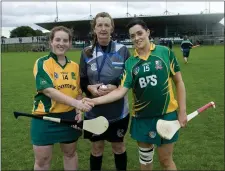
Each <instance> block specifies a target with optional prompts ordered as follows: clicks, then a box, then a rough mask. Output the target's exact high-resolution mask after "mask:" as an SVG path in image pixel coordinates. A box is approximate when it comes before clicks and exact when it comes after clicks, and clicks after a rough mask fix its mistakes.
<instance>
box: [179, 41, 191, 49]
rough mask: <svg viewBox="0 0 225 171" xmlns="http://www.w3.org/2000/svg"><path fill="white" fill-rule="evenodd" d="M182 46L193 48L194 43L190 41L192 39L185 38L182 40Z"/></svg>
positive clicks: (183, 47)
mask: <svg viewBox="0 0 225 171" xmlns="http://www.w3.org/2000/svg"><path fill="white" fill-rule="evenodd" d="M180 46H181V48H182V49H191V48H192V46H193V44H192V43H191V42H190V40H183V41H182V42H181V45H180Z"/></svg>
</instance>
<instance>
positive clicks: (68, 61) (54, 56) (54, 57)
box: [49, 52, 71, 67]
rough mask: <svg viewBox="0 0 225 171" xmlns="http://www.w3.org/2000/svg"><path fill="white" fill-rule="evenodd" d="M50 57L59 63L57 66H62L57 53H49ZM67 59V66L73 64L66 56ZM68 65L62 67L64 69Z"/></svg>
mask: <svg viewBox="0 0 225 171" xmlns="http://www.w3.org/2000/svg"><path fill="white" fill-rule="evenodd" d="M49 57H52V58H53V59H54V60H55V61H56V62H57V64H59V65H60V66H61V64H60V63H59V62H58V57H57V55H56V54H55V53H53V52H50V53H49ZM65 58H66V64H67V63H70V62H71V61H70V60H69V59H68V58H67V57H66V56H65ZM66 64H65V65H64V66H62V67H65V66H66Z"/></svg>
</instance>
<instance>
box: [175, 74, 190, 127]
mask: <svg viewBox="0 0 225 171" xmlns="http://www.w3.org/2000/svg"><path fill="white" fill-rule="evenodd" d="M172 79H173V81H174V84H175V86H176V92H177V101H178V105H179V112H178V120H179V122H180V125H181V127H185V125H186V124H187V114H186V92H185V86H184V82H183V79H182V76H181V72H176V74H175V75H174V76H173V78H172Z"/></svg>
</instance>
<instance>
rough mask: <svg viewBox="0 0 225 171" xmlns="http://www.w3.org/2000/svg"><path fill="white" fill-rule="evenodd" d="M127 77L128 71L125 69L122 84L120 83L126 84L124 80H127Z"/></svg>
mask: <svg viewBox="0 0 225 171" xmlns="http://www.w3.org/2000/svg"><path fill="white" fill-rule="evenodd" d="M126 77H127V71H126V70H124V73H123V77H122V80H121V84H120V85H121V86H123V85H124V82H125V80H126Z"/></svg>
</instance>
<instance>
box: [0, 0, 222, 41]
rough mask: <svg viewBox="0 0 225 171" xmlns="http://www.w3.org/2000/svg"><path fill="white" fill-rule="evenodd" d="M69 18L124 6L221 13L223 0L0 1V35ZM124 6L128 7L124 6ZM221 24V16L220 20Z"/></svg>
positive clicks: (122, 11)
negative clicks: (198, 0)
mask: <svg viewBox="0 0 225 171" xmlns="http://www.w3.org/2000/svg"><path fill="white" fill-rule="evenodd" d="M56 5H57V9H58V21H72V20H85V19H90V16H93V17H94V16H95V15H96V14H97V13H98V12H103V11H105V12H108V13H109V14H110V15H111V16H112V17H113V18H117V17H126V16H127V9H128V14H129V15H130V16H134V15H135V14H136V15H137V16H138V15H151V16H158V15H159V16H162V15H165V14H164V12H165V11H166V9H167V11H168V14H169V15H176V14H178V13H179V14H180V15H181V14H200V13H201V12H203V13H209V9H210V13H224V2H206V1H205V2H203V1H202V2H167V3H166V1H165V2H151V1H148V2H147V1H146V2H144V1H143V2H134V1H132V2H129V1H128V2H127V1H118V2H87V1H85V2H72V1H71V2H57V3H56V1H51V2H44V1H42V2H16V1H14V2H7V1H4V2H2V23H1V24H2V36H5V37H9V35H10V30H13V29H14V28H16V27H19V26H30V27H32V28H33V29H40V30H42V31H43V32H46V31H47V30H44V29H43V28H41V27H39V26H37V25H36V24H35V23H42V22H54V20H55V19H56V16H57V15H56ZM127 7H128V8H127ZM221 23H223V24H224V19H223V20H222V21H221Z"/></svg>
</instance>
